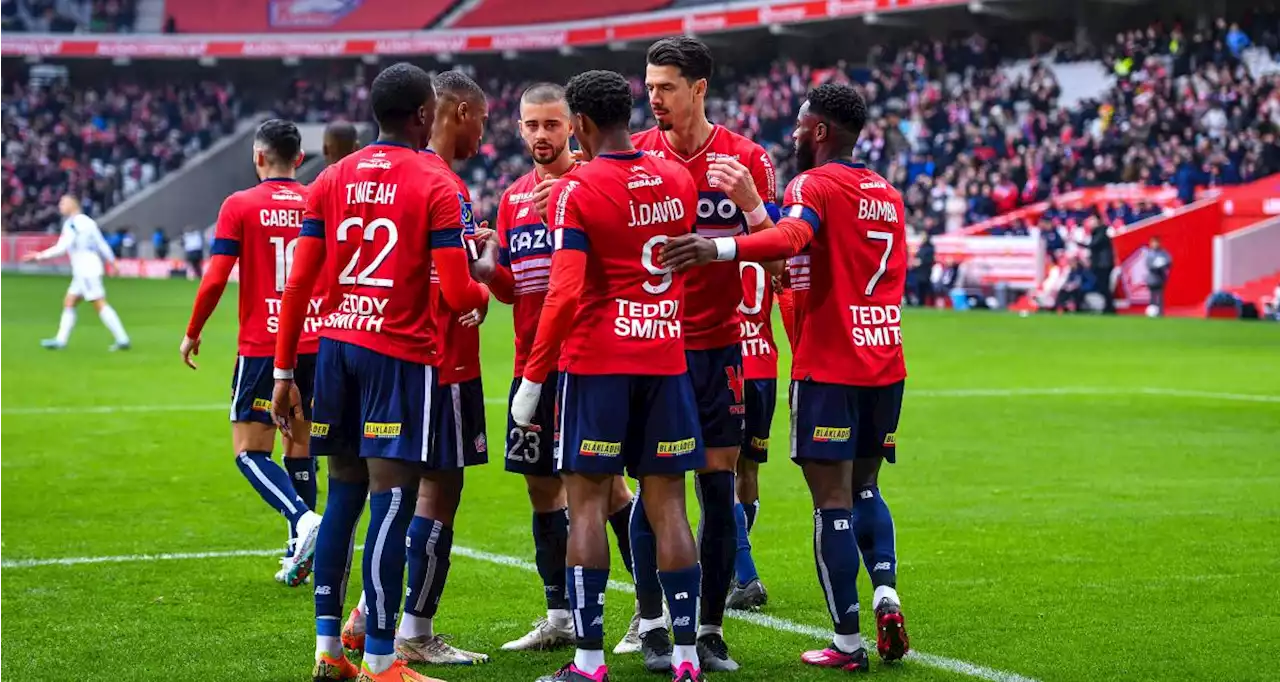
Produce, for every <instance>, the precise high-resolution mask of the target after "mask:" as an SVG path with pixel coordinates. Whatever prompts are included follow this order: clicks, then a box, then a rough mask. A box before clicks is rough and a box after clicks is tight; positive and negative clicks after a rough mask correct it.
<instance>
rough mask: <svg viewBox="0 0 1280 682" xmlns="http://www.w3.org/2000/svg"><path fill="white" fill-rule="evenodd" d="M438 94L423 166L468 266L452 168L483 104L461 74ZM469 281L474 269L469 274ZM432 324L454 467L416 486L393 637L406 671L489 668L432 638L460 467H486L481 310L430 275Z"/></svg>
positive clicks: (360, 614) (359, 635)
mask: <svg viewBox="0 0 1280 682" xmlns="http://www.w3.org/2000/svg"><path fill="white" fill-rule="evenodd" d="M433 82H434V84H435V90H436V111H435V123H434V124H433V125H432V128H431V140H430V144H429V146H428V147H427V149H426V150H425V151H423V152H422V156H423V159H424V160H425V161H426V162H427V164H428V165H430V166H431V167H432V168H433V169H434V170H435V171H436V172H438V173H439V174H440V175H443V176H444V177H446V178H448V179H449V181H450V182H451V183H452V184H453V186H454V188H455V190H454V191H456V192H457V194H458V196H459V197H460V200H461V201H462V224H463V234H462V237H463V243H464V245H465V246H466V247H467V254H468V258H469V259H470V258H471V257H472V256H474V255H475V246H474V244H473V243H472V241H471V240H472V239H473V238H474V237H475V233H476V224H475V221H474V219H473V214H472V211H471V190H470V189H468V188H467V184H466V183H465V182H463V181H462V179H461V178H459V177H458V176H457V174H456V173H454V172H453V163H454V162H455V161H463V160H466V159H469V158H471V157H473V156H475V155H476V153H477V152H479V151H480V138H482V137H483V136H484V124H485V121H486V120H487V119H488V116H489V113H488V103H487V102H486V98H485V95H484V92H483V91H482V90H481V89H480V86H479V85H477V84H476V82H475V81H473V80H471V78H469V77H467V76H466V75H465V74H463V73H462V72H460V71H445V72H443V73H440V74H438V75H436V77H435V78H434V79H433ZM472 273H473V275H474V268H473V270H472ZM431 283H432V294H431V317H432V321H433V324H434V327H435V330H436V338H437V339H438V341H439V342H438V343H437V344H436V351H437V354H438V356H439V357H438V358H437V360H436V362H435V366H436V367H437V368H438V370H439V374H440V383H441V384H442V391H443V396H444V398H443V400H444V402H443V404H442V406H443V407H444V408H445V409H444V421H443V422H442V423H441V428H443V429H446V430H448V431H450V432H451V433H456V434H459V437H456V438H453V439H451V440H450V444H451V445H450V447H451V448H452V450H450V451H449V452H445V453H442V455H441V456H442V457H446V458H449V459H451V460H452V461H454V462H456V463H457V466H456V467H455V468H451V469H449V470H448V471H434V472H431V473H430V474H429V475H427V476H424V477H423V479H422V481H421V482H420V483H419V485H418V502H417V505H416V508H415V510H414V515H413V521H412V522H410V524H409V541H408V542H409V545H408V547H409V549H408V557H407V561H408V583H407V585H406V591H405V601H404V614H403V615H402V616H401V618H400V621H399V626H398V627H397V630H396V654H397V655H398V656H399V657H400V658H402V659H404V660H406V661H409V662H410V663H436V664H444V665H450V664H452V665H470V664H473V663H483V662H485V661H487V660H489V657H488V656H487V655H486V654H482V653H476V652H471V651H465V650H463V649H459V648H457V647H455V646H453V645H452V644H450V643H449V642H448V641H446V640H445V638H444V637H442V636H440V635H437V634H436V632H435V626H434V619H435V615H436V611H437V610H438V608H439V605H440V595H441V594H443V592H444V587H445V583H446V581H447V580H448V577H449V566H450V555H451V553H452V549H453V522H454V518H455V516H456V515H457V512H458V504H459V503H460V502H461V500H462V487H463V470H464V469H465V467H469V466H475V465H479V464H485V463H487V462H488V461H489V455H488V442H487V440H486V436H485V425H484V387H483V386H482V384H481V381H480V330H479V325H480V322H481V321H483V320H484V315H485V312H486V311H487V309H488V301H486V302H485V304H484V305H482V306H480V307H478V308H475V309H471V310H464V311H459V310H457V309H455V308H453V307H451V306H450V305H449V302H448V301H446V300H445V296H444V294H443V292H441V291H440V288H439V277H438V274H437V273H436V271H435V270H434V269H433V270H432V272H431ZM367 598H368V594H361V595H360V603H359V604H358V605H357V606H356V608H354V609H352V611H351V613H350V614H349V615H348V617H347V622H346V623H345V624H344V625H343V627H342V639H343V643H344V646H347V647H348V648H352V649H356V650H358V649H359V648H360V644H361V641H362V639H363V637H364V630H363V625H364V621H365V620H366V618H365V615H366V614H365V612H366V610H367Z"/></svg>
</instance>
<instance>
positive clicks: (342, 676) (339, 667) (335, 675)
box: [311, 654, 360, 682]
mask: <svg viewBox="0 0 1280 682" xmlns="http://www.w3.org/2000/svg"><path fill="white" fill-rule="evenodd" d="M359 675H360V669H359V668H357V667H356V664H354V663H352V662H351V661H348V660H347V658H346V656H341V655H340V656H331V655H329V654H320V658H319V660H317V661H316V667H315V669H314V670H312V671H311V682H346V680H354V679H356V677H358V676H359Z"/></svg>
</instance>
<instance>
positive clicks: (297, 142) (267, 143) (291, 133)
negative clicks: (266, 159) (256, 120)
mask: <svg viewBox="0 0 1280 682" xmlns="http://www.w3.org/2000/svg"><path fill="white" fill-rule="evenodd" d="M253 141H254V143H256V144H260V145H262V146H264V147H266V149H267V151H268V152H269V153H270V155H271V156H272V157H273V159H274V160H275V161H276V162H279V163H293V162H294V160H295V159H297V158H298V154H299V153H300V152H301V151H302V133H300V132H298V126H296V125H294V124H293V121H286V120H284V119H280V118H270V119H267V120H265V121H263V122H262V125H260V126H258V131H257V132H256V133H254V134H253Z"/></svg>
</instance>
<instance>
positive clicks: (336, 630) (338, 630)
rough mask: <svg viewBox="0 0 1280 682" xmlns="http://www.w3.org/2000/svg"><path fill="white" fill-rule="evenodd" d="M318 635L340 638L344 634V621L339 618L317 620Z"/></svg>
mask: <svg viewBox="0 0 1280 682" xmlns="http://www.w3.org/2000/svg"><path fill="white" fill-rule="evenodd" d="M316 634H317V635H319V636H321V637H338V636H339V635H341V634H342V620H341V619H339V618H331V617H326V618H317V619H316Z"/></svg>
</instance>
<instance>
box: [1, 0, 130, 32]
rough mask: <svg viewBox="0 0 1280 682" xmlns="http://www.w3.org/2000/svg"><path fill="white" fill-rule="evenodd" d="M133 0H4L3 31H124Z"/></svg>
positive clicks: (127, 23)
mask: <svg viewBox="0 0 1280 682" xmlns="http://www.w3.org/2000/svg"><path fill="white" fill-rule="evenodd" d="M137 5H138V3H137V0H4V4H3V9H0V16H3V22H4V23H3V26H4V30H6V31H30V32H35V33H80V32H86V31H89V32H94V33H124V32H128V31H132V30H133V25H134V20H135V19H136V17H137Z"/></svg>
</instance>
